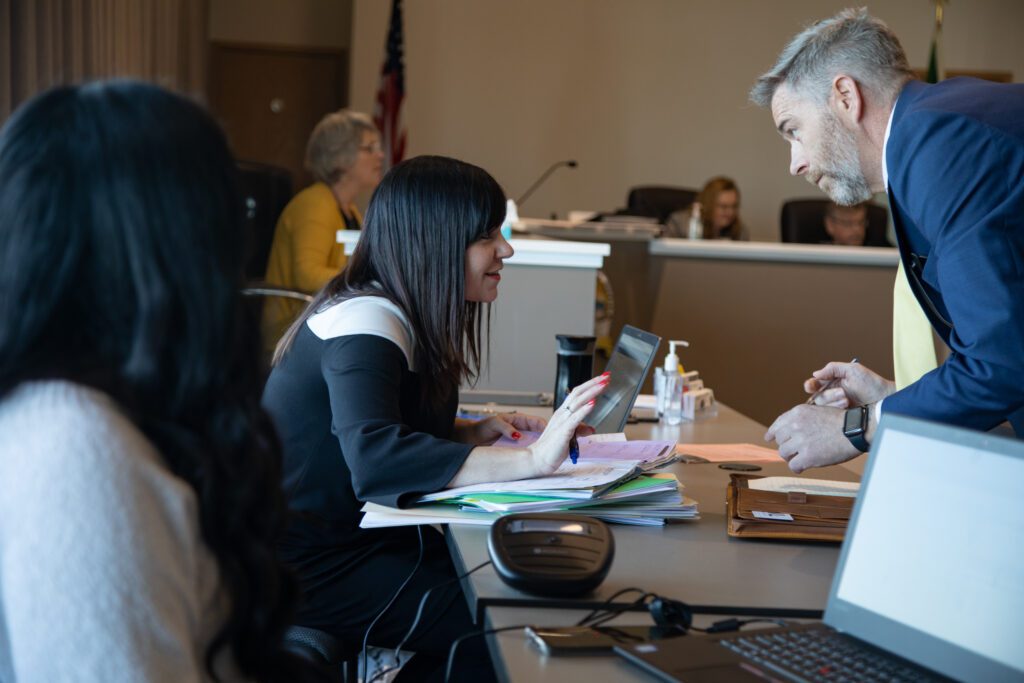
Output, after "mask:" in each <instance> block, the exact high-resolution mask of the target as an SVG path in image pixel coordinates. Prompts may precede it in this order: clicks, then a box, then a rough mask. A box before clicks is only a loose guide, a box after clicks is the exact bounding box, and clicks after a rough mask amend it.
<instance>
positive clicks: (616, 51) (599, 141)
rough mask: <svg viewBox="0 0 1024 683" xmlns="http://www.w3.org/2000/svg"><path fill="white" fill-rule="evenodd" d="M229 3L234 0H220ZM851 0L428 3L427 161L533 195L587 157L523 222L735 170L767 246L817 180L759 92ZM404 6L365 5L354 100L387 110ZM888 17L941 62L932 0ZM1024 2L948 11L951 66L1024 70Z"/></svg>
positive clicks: (417, 85) (418, 61) (421, 144)
mask: <svg viewBox="0 0 1024 683" xmlns="http://www.w3.org/2000/svg"><path fill="white" fill-rule="evenodd" d="M217 2H224V0H215V2H214V4H217ZM847 4H849V3H847V2H840V1H833V0H772V1H771V2H765V1H764V0H685V1H683V0H679V1H670V0H629V1H627V0H515V1H509V0H411V1H407V2H406V3H405V35H406V65H407V66H406V75H407V81H406V87H407V95H406V98H407V99H406V106H405V109H404V114H405V120H406V123H407V127H408V130H409V152H410V154H413V155H415V154H423V153H440V154H448V155H452V156H456V157H460V158H463V159H466V160H468V161H473V162H475V163H478V164H480V165H482V166H484V167H485V168H487V169H488V170H490V171H491V172H492V173H493V174H494V175H495V177H497V179H498V181H499V182H501V183H502V185H503V186H504V187H505V189H506V191H507V192H508V193H509V194H511V195H513V196H515V195H518V194H519V193H520V192H522V191H523V190H524V189H525V188H526V186H527V185H529V183H530V182H532V181H533V179H534V178H535V177H536V176H538V175H539V174H540V173H541V171H543V170H544V168H546V167H547V165H548V164H549V163H551V162H552V161H554V160H557V159H568V158H575V159H578V160H579V162H580V167H579V168H578V169H576V170H575V171H569V170H562V171H560V172H559V174H558V175H556V176H553V177H552V178H551V179H550V181H549V183H548V184H547V185H546V186H545V187H544V188H542V189H541V190H539V191H538V192H537V194H536V195H534V196H533V198H532V199H531V200H530V201H529V203H528V204H527V206H526V207H525V210H524V211H522V212H521V213H522V214H523V215H547V214H548V213H549V212H552V211H557V212H558V213H559V214H564V213H565V212H566V211H567V210H569V209H611V208H616V207H618V206H621V205H623V204H624V203H625V195H626V191H627V189H628V188H629V187H630V186H632V185H637V184H642V183H668V184H679V185H689V186H699V185H700V184H702V183H703V182H704V180H705V179H706V178H708V177H709V176H711V175H714V174H718V173H726V174H729V175H732V176H734V177H735V178H736V180H737V181H738V182H739V184H740V187H741V189H742V191H743V201H744V208H743V214H744V217H745V218H746V220H747V222H748V223H749V224H750V225H751V233H752V236H753V237H754V239H762V240H776V239H777V235H778V212H779V208H780V206H781V204H782V202H783V201H784V200H785V199H787V198H791V197H796V196H813V195H814V194H815V193H816V192H817V190H815V189H814V188H811V187H810V186H808V185H807V184H806V183H805V182H804V181H803V180H800V179H795V178H791V177H789V176H788V174H787V170H786V169H787V167H788V152H787V149H786V147H785V145H784V143H783V141H782V140H781V138H779V137H778V135H776V134H775V133H774V131H773V127H772V125H771V120H770V117H769V115H768V114H767V113H766V112H764V111H762V110H759V109H756V108H755V107H753V106H752V105H749V104H748V103H747V100H746V93H747V90H748V88H749V87H750V85H751V84H752V83H753V81H754V79H755V78H756V77H757V76H758V75H759V74H760V73H761V72H763V71H764V70H765V69H767V68H768V67H769V66H770V65H771V64H772V62H773V60H774V59H775V57H776V56H777V54H778V51H779V50H780V49H781V47H782V45H783V44H784V42H785V41H786V40H787V39H788V38H789V37H790V36H791V35H792V34H793V33H795V32H796V31H797V30H798V29H799V28H801V27H802V26H803V25H804V24H806V23H809V22H810V21H812V20H814V19H817V18H822V17H824V16H828V15H830V14H832V13H833V12H834V11H836V10H838V9H841V8H842V7H844V6H846V5H847ZM390 5H391V3H390V2H385V1H384V0H354V12H353V32H352V80H351V92H350V98H349V100H350V102H351V103H352V106H353V107H354V108H356V109H362V110H364V111H370V110H372V108H373V101H374V95H375V92H376V87H377V79H378V74H379V70H380V65H381V60H382V58H383V50H384V38H385V33H386V28H387V21H388V15H389V12H390ZM871 9H872V10H873V11H874V12H875V13H876V14H878V15H879V16H880V17H881V18H883V19H884V20H886V21H887V22H888V23H889V24H890V25H891V26H892V27H893V29H894V30H895V31H896V32H897V34H898V35H899V36H900V37H901V39H902V41H903V44H904V47H905V48H906V50H907V53H908V55H909V57H910V60H911V64H912V65H913V66H918V67H924V66H925V65H926V64H927V57H928V47H929V43H930V40H931V26H932V21H933V10H932V3H930V2H926V0H888V1H887V2H885V3H875V4H874V5H872V7H871ZM1022 26H1024V2H1020V0H965V1H964V2H956V3H952V4H951V5H950V6H949V7H948V8H947V10H946V29H945V33H944V38H943V46H944V56H945V63H946V65H948V66H950V67H955V68H973V69H991V70H1009V71H1012V73H1013V76H1014V80H1016V81H1022V80H1024V40H1022V39H1021V27H1022Z"/></svg>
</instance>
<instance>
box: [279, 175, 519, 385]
mask: <svg viewBox="0 0 1024 683" xmlns="http://www.w3.org/2000/svg"><path fill="white" fill-rule="evenodd" d="M504 217H505V193H504V192H503V191H502V189H501V186H500V185H498V183H497V181H495V180H494V178H492V177H491V175H490V174H489V173H487V171H485V170H483V169H482V168H479V167H478V166H474V165H472V164H467V163H466V162H464V161H458V160H457V159H450V158H448V157H441V156H420V157H414V158H412V159H409V160H407V161H403V162H402V163H400V164H398V165H396V166H395V167H394V168H392V169H391V170H390V171H388V173H387V175H385V176H384V179H383V180H381V183H380V185H378V186H377V189H376V191H374V193H373V197H372V198H371V199H370V206H369V208H368V209H367V211H366V219H365V220H364V222H363V234H362V236H361V237H360V238H359V243H358V244H357V245H356V249H355V252H354V253H353V254H352V257H351V258H350V259H349V261H348V266H347V267H346V268H345V270H343V271H342V272H341V273H340V274H339V275H337V276H336V277H334V279H332V280H331V281H330V282H328V283H327V285H326V286H325V287H324V288H323V289H322V290H321V291H320V293H319V294H317V296H316V298H315V299H314V300H313V302H312V303H311V304H310V305H309V306H308V307H307V308H306V310H305V311H304V312H303V314H302V315H301V316H299V319H298V320H296V321H295V323H294V324H293V325H292V326H291V328H289V330H288V332H287V333H285V335H284V337H283V338H282V340H281V343H280V344H279V345H278V348H277V352H276V353H275V357H274V362H275V363H276V362H278V361H279V360H280V359H281V358H282V357H283V356H284V354H285V353H287V351H288V348H289V347H290V346H291V344H292V341H293V340H294V338H295V335H296V334H297V332H298V330H299V329H300V328H301V327H302V325H304V324H305V323H306V321H307V320H308V319H309V318H310V316H312V315H314V314H315V313H317V312H318V311H321V310H323V309H325V308H328V307H330V306H332V305H334V304H336V303H338V302H340V301H343V300H345V299H350V298H352V297H356V296H364V295H377V296H384V297H386V298H388V299H390V300H391V301H393V302H394V303H395V304H397V305H398V307H399V308H401V309H402V311H403V312H404V313H405V314H406V316H407V317H408V319H409V323H410V325H411V326H412V329H413V333H414V334H415V336H416V349H415V359H414V360H415V364H416V367H417V371H418V372H421V373H424V374H426V376H428V377H429V378H430V380H431V381H428V382H422V383H421V386H422V387H424V389H425V391H426V392H427V395H426V396H425V398H427V399H432V398H439V397H443V396H446V395H449V394H450V392H452V391H454V390H457V389H458V387H459V384H460V383H461V382H462V381H463V380H472V379H475V378H476V376H477V374H478V373H479V371H480V352H481V327H482V316H481V305H480V304H479V303H475V302H470V301H466V270H465V269H466V265H465V259H466V248H467V247H469V245H470V244H472V243H473V242H475V241H477V240H479V239H481V238H483V237H485V236H486V235H488V234H489V233H491V232H492V231H494V230H497V229H498V228H499V227H500V225H501V222H502V220H503V219H504Z"/></svg>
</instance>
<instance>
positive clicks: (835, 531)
mask: <svg viewBox="0 0 1024 683" xmlns="http://www.w3.org/2000/svg"><path fill="white" fill-rule="evenodd" d="M760 478H761V477H758V476H755V475H749V474H731V475H729V485H728V487H727V489H726V499H727V502H726V517H727V519H728V524H729V526H728V533H729V535H730V536H736V537H738V538H774V539H783V540H800V541H832V542H836V543H840V542H842V540H843V536H844V535H845V534H846V526H847V524H848V523H849V521H850V515H851V514H852V512H853V503H854V500H855V499H854V498H850V497H843V496H828V495H815V494H810V493H781V492H776V491H759V490H757V489H752V488H750V487H749V485H748V483H749V482H750V481H751V480H753V479H760ZM755 513H756V514H755Z"/></svg>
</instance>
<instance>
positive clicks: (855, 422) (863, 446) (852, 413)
mask: <svg viewBox="0 0 1024 683" xmlns="http://www.w3.org/2000/svg"><path fill="white" fill-rule="evenodd" d="M867 431H868V407H867V406H856V407H854V408H850V409H849V410H847V411H846V419H845V420H844V421H843V436H845V437H846V438H847V439H849V440H850V443H852V444H853V447H854V448H856V449H857V450H858V451H860V452H861V453H867V452H868V450H870V449H871V445H870V444H869V443H868V440H867V438H866V437H865V434H866V433H867Z"/></svg>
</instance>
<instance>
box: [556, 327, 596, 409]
mask: <svg viewBox="0 0 1024 683" xmlns="http://www.w3.org/2000/svg"><path fill="white" fill-rule="evenodd" d="M555 339H557V340H558V363H557V367H556V369H555V403H554V406H555V409H556V410H557V409H558V407H559V406H561V405H562V401H564V400H565V397H566V395H567V394H568V393H569V392H570V391H572V389H573V387H575V386H578V385H580V384H583V383H584V382H586V381H587V380H588V379H590V377H591V375H592V374H593V372H594V341H595V338H594V337H577V336H574V335H571V334H556V335H555Z"/></svg>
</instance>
